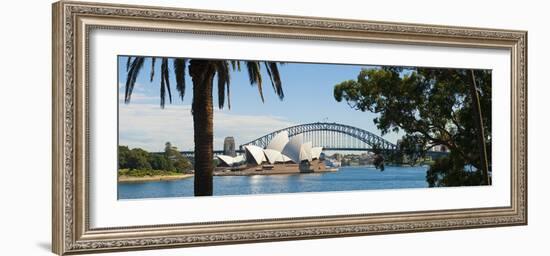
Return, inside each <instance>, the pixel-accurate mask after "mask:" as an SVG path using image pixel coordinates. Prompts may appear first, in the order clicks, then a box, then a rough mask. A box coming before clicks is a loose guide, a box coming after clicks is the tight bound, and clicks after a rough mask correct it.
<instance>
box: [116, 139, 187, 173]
mask: <svg viewBox="0 0 550 256" xmlns="http://www.w3.org/2000/svg"><path fill="white" fill-rule="evenodd" d="M168 144H169V142H167V145H168ZM118 168H119V169H129V170H147V171H151V170H160V171H166V172H180V173H182V172H187V171H189V170H190V169H191V168H192V166H191V163H190V162H189V160H188V159H187V158H185V157H184V156H183V155H181V153H180V152H178V151H177V148H176V147H172V146H170V148H169V150H165V152H164V154H156V153H150V152H147V151H145V150H143V149H141V148H133V149H131V150H130V149H129V148H128V146H118Z"/></svg>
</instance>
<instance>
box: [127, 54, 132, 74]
mask: <svg viewBox="0 0 550 256" xmlns="http://www.w3.org/2000/svg"><path fill="white" fill-rule="evenodd" d="M130 62H132V57H130V56H128V60H127V61H126V72H128V70H129V69H130Z"/></svg>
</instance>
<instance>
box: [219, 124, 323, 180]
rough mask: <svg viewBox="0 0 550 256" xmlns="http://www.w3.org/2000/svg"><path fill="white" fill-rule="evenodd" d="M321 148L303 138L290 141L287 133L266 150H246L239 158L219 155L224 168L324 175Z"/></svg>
mask: <svg viewBox="0 0 550 256" xmlns="http://www.w3.org/2000/svg"><path fill="white" fill-rule="evenodd" d="M321 152H322V148H321V147H313V146H312V143H311V142H304V139H303V136H302V134H298V135H295V136H293V137H291V138H289V136H288V132H287V131H282V132H280V133H278V134H277V135H275V137H273V139H272V140H271V142H270V143H269V144H268V145H267V147H266V148H261V147H258V146H254V145H247V146H244V154H243V155H238V156H236V157H231V156H227V155H218V156H217V157H218V159H219V160H220V162H221V166H226V167H241V170H249V171H252V170H253V171H275V172H298V171H299V172H313V171H324V170H325V169H326V168H325V166H324V163H323V161H322V160H321V159H320V158H321Z"/></svg>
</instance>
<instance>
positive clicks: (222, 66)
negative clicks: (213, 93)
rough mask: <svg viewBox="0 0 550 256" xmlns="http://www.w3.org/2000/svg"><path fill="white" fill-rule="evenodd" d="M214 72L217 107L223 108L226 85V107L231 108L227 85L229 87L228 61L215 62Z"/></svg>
mask: <svg viewBox="0 0 550 256" xmlns="http://www.w3.org/2000/svg"><path fill="white" fill-rule="evenodd" d="M216 72H217V75H218V107H219V108H220V109H222V108H223V105H224V103H225V94H226V85H227V94H228V97H227V105H228V108H231V101H230V99H229V85H230V81H231V79H230V68H229V62H228V61H217V62H216Z"/></svg>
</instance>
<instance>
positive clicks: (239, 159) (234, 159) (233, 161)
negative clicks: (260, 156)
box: [216, 155, 244, 166]
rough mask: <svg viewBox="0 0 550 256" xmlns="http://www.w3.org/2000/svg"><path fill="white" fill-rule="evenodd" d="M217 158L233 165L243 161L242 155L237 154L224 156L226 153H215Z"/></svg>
mask: <svg viewBox="0 0 550 256" xmlns="http://www.w3.org/2000/svg"><path fill="white" fill-rule="evenodd" d="M216 157H218V159H219V160H220V161H222V162H223V163H224V164H226V165H228V166H233V165H235V164H238V163H241V162H243V161H244V155H238V156H236V157H232V156H226V155H217V156H216Z"/></svg>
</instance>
